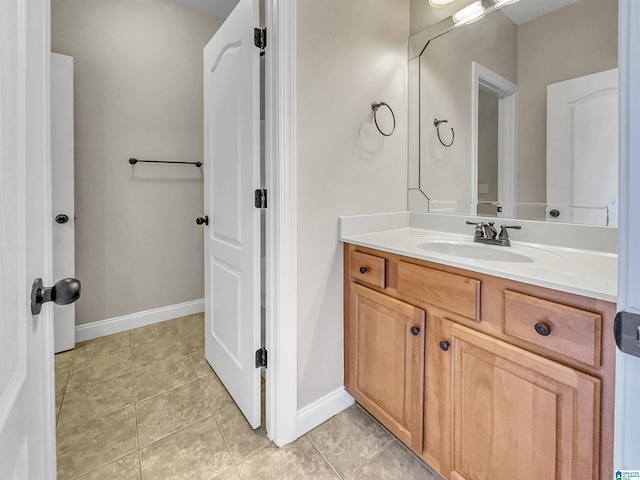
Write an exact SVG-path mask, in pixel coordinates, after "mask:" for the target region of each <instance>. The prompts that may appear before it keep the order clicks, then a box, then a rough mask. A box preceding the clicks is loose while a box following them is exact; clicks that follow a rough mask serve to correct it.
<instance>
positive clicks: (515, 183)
mask: <svg viewBox="0 0 640 480" xmlns="http://www.w3.org/2000/svg"><path fill="white" fill-rule="evenodd" d="M421 1H423V2H426V1H427V0H421ZM468 3H469V2H462V6H464V5H465V4H468ZM617 22H618V3H617V0H519V1H516V2H509V1H505V0H482V1H476V2H474V3H472V4H471V5H468V6H466V7H465V8H464V10H462V11H461V12H460V13H458V14H454V15H453V16H451V17H448V18H445V19H444V20H441V21H440V22H438V23H436V24H434V25H432V26H431V27H429V28H428V29H426V30H424V31H422V32H420V33H418V34H416V35H413V36H412V37H411V38H410V40H409V45H410V47H409V57H410V58H409V117H410V118H409V127H410V128H409V132H410V133H409V195H408V198H409V209H410V210H412V211H429V212H441V213H460V214H467V215H468V214H477V215H483V216H496V217H508V218H522V219H533V220H547V221H559V222H571V223H583V224H593V225H608V226H617V199H618V72H617V65H618V48H617V47H618V33H617Z"/></svg>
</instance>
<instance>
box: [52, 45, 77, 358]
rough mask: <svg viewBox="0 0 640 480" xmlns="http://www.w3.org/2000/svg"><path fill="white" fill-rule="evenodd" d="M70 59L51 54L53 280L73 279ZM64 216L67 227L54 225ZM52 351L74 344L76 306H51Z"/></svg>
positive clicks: (71, 64) (62, 224)
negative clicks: (53, 345) (59, 217)
mask: <svg viewBox="0 0 640 480" xmlns="http://www.w3.org/2000/svg"><path fill="white" fill-rule="evenodd" d="M73 152H74V145H73V57H68V56H66V55H60V54H58V53H52V54H51V166H52V168H51V177H52V184H53V189H52V193H53V214H52V219H51V221H52V222H53V278H55V279H60V278H72V277H75V276H76V275H75V273H76V271H75V208H74V171H73V163H74V162H73V161H74V157H73ZM58 215H66V216H67V218H68V220H67V221H66V223H59V222H58V221H56V220H55V219H56V217H57V216H58ZM53 311H54V313H53V317H54V329H53V330H54V334H55V351H56V353H58V352H63V351H65V350H70V349H72V348H73V347H74V346H75V343H76V333H75V327H76V306H75V304H71V305H64V306H62V305H54V307H53Z"/></svg>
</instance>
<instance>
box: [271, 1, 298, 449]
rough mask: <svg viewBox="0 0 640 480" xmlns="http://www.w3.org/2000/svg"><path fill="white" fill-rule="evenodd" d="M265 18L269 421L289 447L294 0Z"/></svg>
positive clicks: (294, 278)
mask: <svg viewBox="0 0 640 480" xmlns="http://www.w3.org/2000/svg"><path fill="white" fill-rule="evenodd" d="M265 23H266V27H267V32H268V34H267V38H268V41H267V47H266V49H265V50H266V54H265V183H266V185H265V186H266V188H267V191H268V192H269V199H268V208H267V209H266V216H265V222H266V232H265V233H266V246H265V257H266V258H265V270H266V271H265V280H266V292H265V302H266V305H265V312H266V327H265V328H266V332H265V333H266V340H265V342H266V345H265V346H266V348H267V352H268V354H269V357H268V367H267V369H266V422H267V425H266V426H267V433H268V435H269V438H270V439H271V440H272V441H273V442H274V443H275V444H276V445H278V446H279V447H282V446H284V445H286V444H288V443H291V442H293V441H294V440H296V439H297V438H298V436H297V414H298V365H297V364H298V302H297V298H298V296H297V291H298V256H297V187H296V181H297V178H296V75H295V72H296V56H295V55H296V51H295V41H296V40H295V38H296V11H295V2H292V1H290V0H265Z"/></svg>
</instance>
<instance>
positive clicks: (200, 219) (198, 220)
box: [196, 215, 209, 225]
mask: <svg viewBox="0 0 640 480" xmlns="http://www.w3.org/2000/svg"><path fill="white" fill-rule="evenodd" d="M196 223H197V224H198V225H202V224H204V225H209V216H208V215H205V216H204V217H198V218H196Z"/></svg>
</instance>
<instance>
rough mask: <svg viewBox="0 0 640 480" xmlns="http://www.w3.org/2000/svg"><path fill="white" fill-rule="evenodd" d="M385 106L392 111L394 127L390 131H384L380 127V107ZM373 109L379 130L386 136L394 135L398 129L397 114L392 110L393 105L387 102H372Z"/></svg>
mask: <svg viewBox="0 0 640 480" xmlns="http://www.w3.org/2000/svg"><path fill="white" fill-rule="evenodd" d="M383 106H384V107H387V108H388V109H389V111H390V112H391V118H393V128H392V129H391V131H390V132H389V133H384V132H383V131H382V130H381V129H380V125H378V109H379V108H380V107H383ZM371 110H373V120H374V121H375V122H376V128H377V129H378V131H379V132H380V133H381V134H382V135H384V136H385V137H390V136H391V135H393V132H395V131H396V116H395V115H394V114H393V110H391V107H390V106H389V105H387V104H386V103H385V102H373V103H372V104H371Z"/></svg>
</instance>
